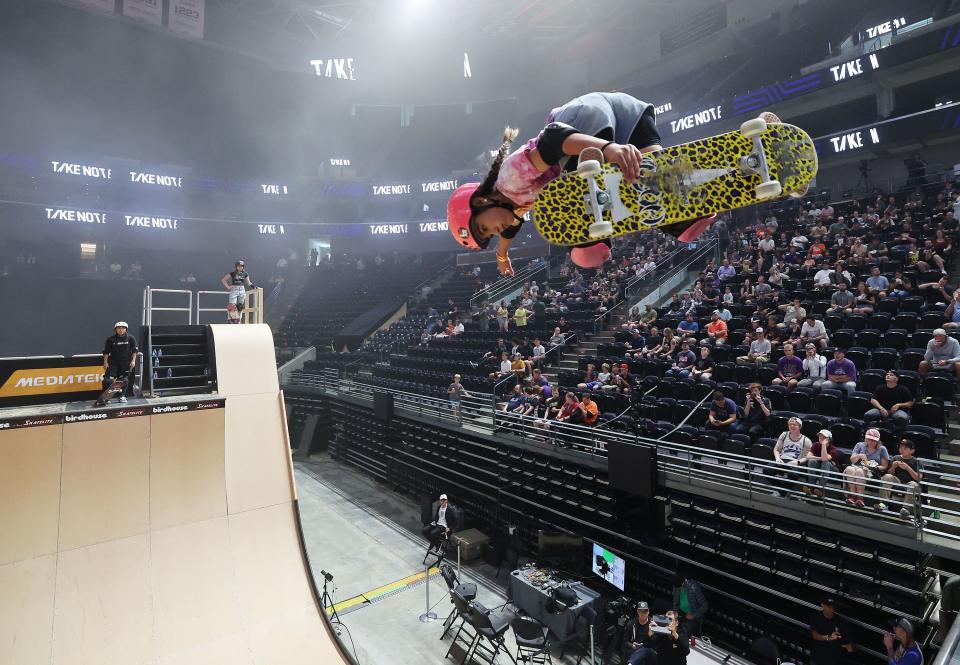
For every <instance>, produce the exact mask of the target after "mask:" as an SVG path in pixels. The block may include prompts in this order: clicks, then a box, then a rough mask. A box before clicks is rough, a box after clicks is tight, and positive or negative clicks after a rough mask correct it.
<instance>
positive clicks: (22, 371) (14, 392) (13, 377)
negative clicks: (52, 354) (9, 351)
mask: <svg viewBox="0 0 960 665" xmlns="http://www.w3.org/2000/svg"><path fill="white" fill-rule="evenodd" d="M102 382H103V365H101V364H99V363H97V362H96V358H90V357H89V356H88V357H76V358H42V357H37V358H18V359H10V360H0V407H4V406H24V405H30V404H45V403H50V402H72V401H75V400H83V399H87V398H88V397H92V398H94V399H95V398H96V397H97V396H98V395H99V394H100V393H101V392H102V391H103V383H102Z"/></svg>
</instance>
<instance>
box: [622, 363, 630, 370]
mask: <svg viewBox="0 0 960 665" xmlns="http://www.w3.org/2000/svg"><path fill="white" fill-rule="evenodd" d="M620 369H630V365H628V364H627V363H620Z"/></svg>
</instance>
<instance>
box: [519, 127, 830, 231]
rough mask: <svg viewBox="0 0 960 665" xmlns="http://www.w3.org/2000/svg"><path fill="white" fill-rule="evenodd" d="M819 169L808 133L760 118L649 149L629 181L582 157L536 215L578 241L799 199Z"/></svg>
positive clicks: (543, 196) (544, 225)
mask: <svg viewBox="0 0 960 665" xmlns="http://www.w3.org/2000/svg"><path fill="white" fill-rule="evenodd" d="M816 174H817V153H816V150H815V148H814V146H813V140H812V139H811V138H810V136H809V135H808V134H807V133H806V132H805V131H803V130H802V129H800V128H799V127H794V126H793V125H787V124H783V123H774V124H769V125H768V124H767V123H766V122H765V121H764V120H763V119H761V118H757V119H754V120H750V121H747V122H745V123H744V124H743V125H742V126H741V128H740V131H736V132H728V133H726V134H720V135H718V136H711V137H709V138H705V139H700V140H697V141H691V142H690V143H684V144H681V145H677V146H673V147H671V148H666V149H664V150H662V151H661V152H655V153H644V155H643V160H642V163H641V176H640V178H639V179H638V180H637V181H636V182H635V183H632V184H631V183H628V182H627V181H626V180H623V177H622V174H621V172H620V168H619V167H618V166H616V165H614V164H603V165H600V164H599V163H598V162H592V161H583V160H581V162H580V165H579V166H578V171H577V172H572V173H565V174H563V175H561V176H560V177H559V178H557V179H556V180H553V181H551V182H550V183H548V184H547V186H546V187H544V188H543V190H542V191H541V192H540V194H539V196H538V197H537V200H536V202H535V203H534V206H533V220H534V223H535V224H536V226H537V231H538V232H539V233H540V235H542V236H543V237H544V238H545V239H546V240H547V242H550V243H553V244H555V245H579V244H582V243H586V242H591V241H593V240H597V239H600V238H608V237H612V236H619V235H625V234H628V233H636V232H637V231H644V230H648V229H655V228H658V227H662V226H668V225H670V224H676V223H677V222H685V221H689V220H693V219H698V218H700V217H704V216H707V215H709V214H711V213H715V212H723V211H726V210H733V209H735V208H743V207H746V206H749V205H753V204H754V203H759V202H760V201H764V200H771V199H775V198H777V197H780V196H783V195H789V196H795V197H800V196H803V195H804V194H805V193H806V191H807V187H808V186H809V184H810V181H811V180H813V177H814V176H815V175H816ZM594 202H595V204H594ZM598 217H599V219H598Z"/></svg>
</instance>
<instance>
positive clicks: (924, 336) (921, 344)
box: [910, 328, 933, 350]
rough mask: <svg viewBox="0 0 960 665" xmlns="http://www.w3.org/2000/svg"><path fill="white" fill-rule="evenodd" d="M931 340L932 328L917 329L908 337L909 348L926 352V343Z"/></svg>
mask: <svg viewBox="0 0 960 665" xmlns="http://www.w3.org/2000/svg"><path fill="white" fill-rule="evenodd" d="M931 339H933V328H923V329H917V330H915V331H914V333H913V334H912V335H911V336H910V346H911V347H916V348H918V349H923V350H926V348H927V342H929V341H930V340H931Z"/></svg>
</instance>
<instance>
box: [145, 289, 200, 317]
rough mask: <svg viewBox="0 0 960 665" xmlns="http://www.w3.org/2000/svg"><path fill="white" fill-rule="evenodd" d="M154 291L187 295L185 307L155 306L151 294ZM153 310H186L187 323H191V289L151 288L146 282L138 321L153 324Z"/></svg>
mask: <svg viewBox="0 0 960 665" xmlns="http://www.w3.org/2000/svg"><path fill="white" fill-rule="evenodd" d="M155 293H176V294H179V295H185V296H187V306H186V307H157V306H156V305H154V304H153V295H154V294H155ZM154 312H186V314H187V325H190V324H191V323H193V291H190V290H189V289H152V288H150V285H149V284H147V286H146V287H144V289H143V315H142V317H141V321H140V323H141V324H143V325H145V326H151V327H152V326H153V313H154Z"/></svg>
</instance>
